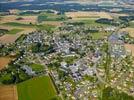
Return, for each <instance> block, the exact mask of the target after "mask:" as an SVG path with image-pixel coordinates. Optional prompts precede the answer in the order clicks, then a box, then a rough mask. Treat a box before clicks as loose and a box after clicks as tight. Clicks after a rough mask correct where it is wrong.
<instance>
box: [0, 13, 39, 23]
mask: <svg viewBox="0 0 134 100" xmlns="http://www.w3.org/2000/svg"><path fill="white" fill-rule="evenodd" d="M0 21H1V22H0V23H1V24H3V23H7V22H19V23H22V24H28V23H36V22H37V16H17V15H8V16H3V17H2V18H1V19H0Z"/></svg>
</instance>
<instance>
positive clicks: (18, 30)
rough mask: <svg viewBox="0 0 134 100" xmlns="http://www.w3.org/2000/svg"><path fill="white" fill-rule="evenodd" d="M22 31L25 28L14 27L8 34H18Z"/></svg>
mask: <svg viewBox="0 0 134 100" xmlns="http://www.w3.org/2000/svg"><path fill="white" fill-rule="evenodd" d="M21 31H23V29H12V30H10V31H8V32H7V33H6V34H16V33H18V32H21Z"/></svg>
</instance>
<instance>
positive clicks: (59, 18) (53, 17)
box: [38, 13, 67, 23]
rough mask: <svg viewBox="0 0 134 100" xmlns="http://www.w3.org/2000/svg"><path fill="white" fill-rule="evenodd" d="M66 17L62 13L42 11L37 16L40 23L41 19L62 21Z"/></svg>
mask: <svg viewBox="0 0 134 100" xmlns="http://www.w3.org/2000/svg"><path fill="white" fill-rule="evenodd" d="M66 19H67V17H66V16H64V15H56V14H51V13H44V14H40V15H39V16H38V22H39V23H41V22H43V21H64V20H66Z"/></svg>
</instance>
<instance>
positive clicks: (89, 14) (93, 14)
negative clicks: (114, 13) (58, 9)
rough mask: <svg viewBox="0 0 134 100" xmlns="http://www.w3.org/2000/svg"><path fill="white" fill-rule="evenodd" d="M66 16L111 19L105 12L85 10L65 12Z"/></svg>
mask: <svg viewBox="0 0 134 100" xmlns="http://www.w3.org/2000/svg"><path fill="white" fill-rule="evenodd" d="M65 15H66V16H67V17H71V18H72V19H75V18H77V19H78V18H96V19H97V18H108V19H112V17H111V16H110V14H109V13H106V12H86V11H78V12H67V13H65Z"/></svg>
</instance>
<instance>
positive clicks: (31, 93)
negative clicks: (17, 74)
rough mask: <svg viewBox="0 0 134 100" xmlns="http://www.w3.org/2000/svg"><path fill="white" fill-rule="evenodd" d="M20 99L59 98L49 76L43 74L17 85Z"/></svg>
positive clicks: (50, 99)
mask: <svg viewBox="0 0 134 100" xmlns="http://www.w3.org/2000/svg"><path fill="white" fill-rule="evenodd" d="M17 90H18V100H52V99H53V100H59V98H58V97H57V96H56V90H55V88H54V86H53V83H52V81H51V79H50V77H48V76H41V77H36V78H33V79H30V80H28V81H25V82H22V83H20V84H18V85H17Z"/></svg>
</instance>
